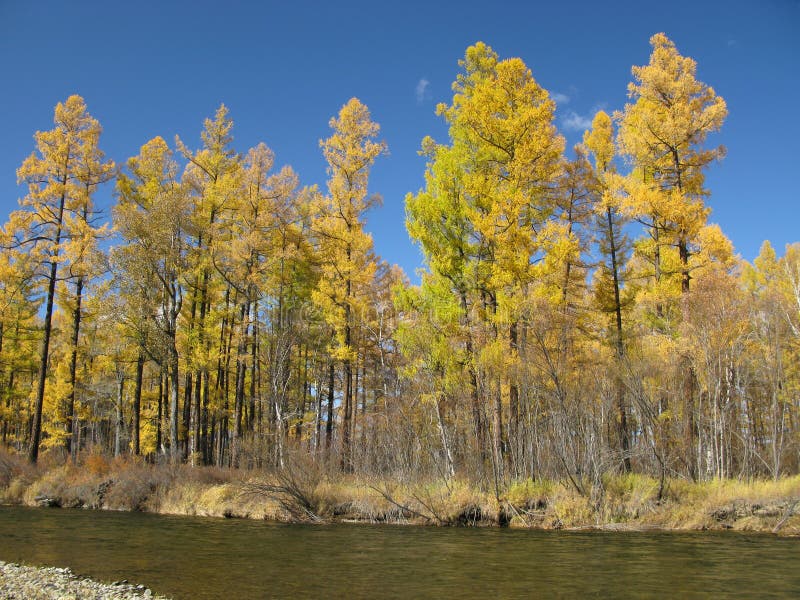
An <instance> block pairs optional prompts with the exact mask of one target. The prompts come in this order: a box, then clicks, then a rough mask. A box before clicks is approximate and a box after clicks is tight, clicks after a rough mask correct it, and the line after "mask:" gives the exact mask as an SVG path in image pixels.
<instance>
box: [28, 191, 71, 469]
mask: <svg viewBox="0 0 800 600" xmlns="http://www.w3.org/2000/svg"><path fill="white" fill-rule="evenodd" d="M66 183H67V178H66V176H64V178H63V180H62V182H61V184H62V186H65V185H66ZM65 201H66V193H62V194H61V200H60V201H59V205H58V218H57V220H56V236H55V240H54V244H53V259H52V261H51V262H50V275H49V278H48V281H47V301H46V304H45V307H46V308H45V313H44V332H43V337H42V352H41V354H40V358H39V382H38V385H37V387H36V403H35V404H34V408H33V420H32V423H31V442H30V448H29V449H28V461H29V462H31V463H32V464H36V462H37V461H38V460H39V441H40V438H41V435H42V408H43V407H44V389H45V383H46V382H47V363H48V361H49V359H50V334H51V332H52V328H53V301H54V299H55V295H56V276H57V275H58V253H59V245H60V244H61V227H62V225H63V223H64V203H65Z"/></svg>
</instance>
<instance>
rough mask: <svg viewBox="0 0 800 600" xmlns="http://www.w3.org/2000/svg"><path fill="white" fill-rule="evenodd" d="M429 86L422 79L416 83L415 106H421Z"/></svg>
mask: <svg viewBox="0 0 800 600" xmlns="http://www.w3.org/2000/svg"><path fill="white" fill-rule="evenodd" d="M430 84H431V82H430V81H428V80H427V79H425V78H424V77H423V78H422V79H420V80H419V81H418V82H417V89H416V94H417V104H422V103H423V101H424V100H425V92H427V91H428V86H429V85H430Z"/></svg>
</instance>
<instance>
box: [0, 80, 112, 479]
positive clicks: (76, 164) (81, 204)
mask: <svg viewBox="0 0 800 600" xmlns="http://www.w3.org/2000/svg"><path fill="white" fill-rule="evenodd" d="M55 125H56V126H55V128H54V129H52V130H50V131H40V132H37V133H36V135H35V136H34V139H35V140H36V151H34V152H33V153H32V154H31V155H30V156H29V157H28V158H27V159H25V161H24V162H23V163H22V166H21V167H20V168H19V169H18V171H17V178H18V179H19V181H20V182H25V183H27V184H28V194H27V195H26V196H25V197H24V198H23V199H22V200H21V201H20V204H21V206H22V209H21V210H19V211H16V212H14V213H12V215H11V218H10V223H9V226H8V229H9V230H10V231H13V232H14V234H13V235H14V242H13V245H14V246H15V247H17V248H25V249H26V250H27V251H28V252H30V253H31V255H33V256H34V257H35V259H36V261H37V262H38V263H39V277H40V281H41V283H42V287H43V288H44V295H45V314H44V325H43V336H42V345H41V353H40V361H39V377H38V383H37V386H36V400H35V406H34V412H33V418H32V422H31V441H30V449H29V452H28V459H29V460H30V462H32V463H35V462H36V461H37V459H38V457H39V442H40V436H41V427H42V407H43V404H44V398H45V385H46V381H47V374H48V361H49V358H50V338H51V333H52V321H53V308H54V304H55V295H56V283H57V281H58V276H59V266H60V265H62V264H63V263H64V262H65V260H68V259H69V257H68V256H65V250H66V245H67V244H68V243H69V242H70V240H72V238H73V237H74V234H75V231H74V230H73V229H74V228H73V227H71V223H70V215H71V214H72V215H75V214H77V215H82V214H84V212H83V211H84V209H85V208H86V207H87V202H88V201H89V198H90V197H91V194H92V193H93V192H94V191H95V188H96V186H97V184H99V183H100V182H102V181H104V180H106V179H107V178H108V174H109V172H110V170H111V169H112V168H113V163H111V162H106V163H103V162H102V153H100V151H99V150H98V148H97V145H98V143H99V138H100V132H101V131H102V130H101V128H100V124H99V123H98V122H97V120H96V119H94V118H93V117H92V116H91V115H90V114H89V113H88V112H87V110H86V104H85V102H84V101H83V98H81V97H80V96H77V95H74V96H70V97H69V98H68V99H67V100H66V102H64V103H60V102H59V103H58V104H57V105H56V109H55ZM86 214H88V213H86Z"/></svg>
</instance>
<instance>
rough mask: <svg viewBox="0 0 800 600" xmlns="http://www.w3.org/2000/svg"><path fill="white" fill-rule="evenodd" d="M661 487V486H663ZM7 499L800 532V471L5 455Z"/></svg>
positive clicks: (343, 516)
mask: <svg viewBox="0 0 800 600" xmlns="http://www.w3.org/2000/svg"><path fill="white" fill-rule="evenodd" d="M659 491H661V494H660V495H659ZM0 502H2V503H6V504H18V505H25V506H51V507H68V508H91V509H106V510H127V511H146V512H153V513H160V514H173V515H191V516H209V517H228V518H251V519H266V520H273V521H280V522H368V523H392V524H421V525H438V526H510V527H519V528H536V529H593V528H594V529H601V530H642V529H664V530H725V529H732V530H737V531H757V532H771V533H775V534H777V535H781V536H800V476H794V477H787V478H782V479H779V480H777V481H772V480H768V481H763V480H753V481H747V482H745V481H738V480H712V481H707V482H688V481H685V480H680V479H673V480H667V481H666V482H665V484H664V486H663V488H662V487H661V485H660V482H659V481H658V480H657V479H654V478H651V477H647V476H643V475H636V474H628V475H614V476H608V477H605V478H604V479H603V481H602V482H601V485H594V486H592V485H590V484H589V483H588V482H571V483H560V482H555V481H546V480H539V481H532V480H525V481H516V482H512V483H511V484H509V485H508V486H507V487H506V488H504V489H502V490H500V494H495V493H494V491H493V490H488V489H486V488H485V487H482V486H481V485H479V484H478V483H475V482H469V481H466V480H449V481H444V480H438V481H429V482H397V481H394V482H392V481H386V480H377V479H366V478H360V477H357V476H352V475H346V476H343V475H340V474H336V473H328V472H326V471H325V470H324V469H323V468H322V467H319V466H316V465H313V464H305V465H302V466H297V467H295V468H293V469H289V470H286V471H283V472H281V473H272V474H270V473H264V472H253V471H243V470H230V469H217V468H210V467H197V468H192V467H189V466H186V465H181V466H171V465H149V464H145V463H143V462H141V461H132V460H116V461H108V460H106V459H105V458H103V457H100V456H90V457H88V458H87V459H86V460H85V461H84V462H83V464H81V465H79V466H75V465H71V464H63V465H51V466H47V465H43V466H40V467H37V468H33V467H30V466H28V465H27V464H25V463H24V462H23V460H22V459H21V458H20V457H14V456H10V455H5V456H4V457H1V458H0Z"/></svg>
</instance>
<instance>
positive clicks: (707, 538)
mask: <svg viewBox="0 0 800 600" xmlns="http://www.w3.org/2000/svg"><path fill="white" fill-rule="evenodd" d="M0 560H5V561H7V562H25V563H28V564H40V565H52V566H69V567H71V568H72V569H73V571H75V572H76V573H78V574H82V575H89V576H92V577H94V578H97V579H100V580H103V581H115V580H121V579H127V580H129V581H131V582H135V583H143V584H145V585H147V586H149V587H150V588H152V589H153V590H154V591H156V592H158V593H161V594H165V595H168V596H171V597H173V598H176V599H182V598H186V599H195V598H196V599H202V598H225V599H227V598H233V599H236V600H244V599H248V598H461V599H463V598H587V597H593V598H800V540H797V539H785V538H777V537H773V536H769V535H760V534H759V535H748V534H740V533H734V532H722V533H672V532H664V533H660V532H659V533H599V532H553V531H522V530H504V529H447V528H432V527H403V526H373V525H323V526H311V525H309V526H303V525H279V524H274V523H267V522H262V521H246V520H242V521H237V520H224V519H210V518H191V517H169V516H160V515H150V514H141V513H114V512H100V511H82V510H65V509H29V508H19V507H0Z"/></svg>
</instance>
